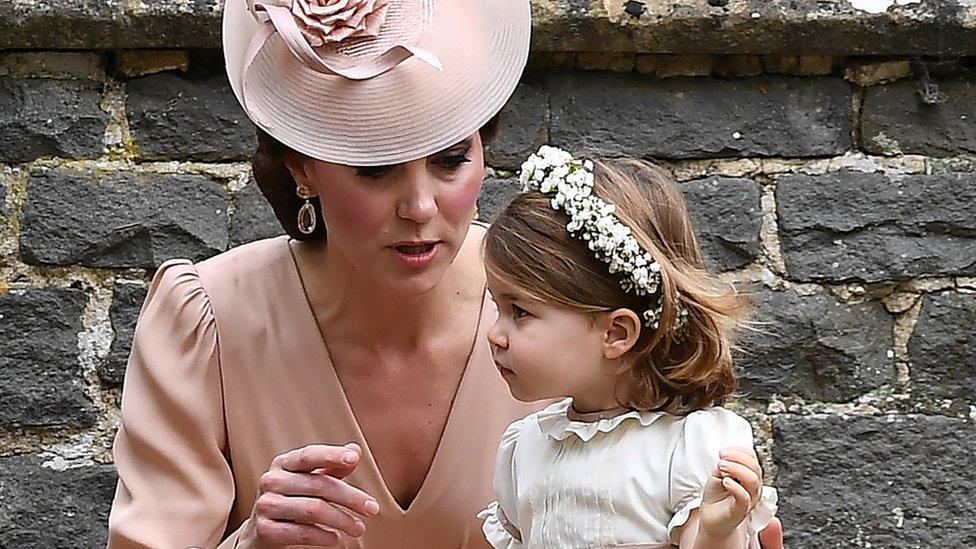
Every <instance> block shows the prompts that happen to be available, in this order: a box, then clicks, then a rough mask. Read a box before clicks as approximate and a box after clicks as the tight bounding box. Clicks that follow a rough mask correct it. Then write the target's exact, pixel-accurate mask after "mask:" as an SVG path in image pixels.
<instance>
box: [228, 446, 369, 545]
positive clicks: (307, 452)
mask: <svg viewBox="0 0 976 549" xmlns="http://www.w3.org/2000/svg"><path fill="white" fill-rule="evenodd" d="M361 456H362V450H361V449H360V448H359V446H358V445H357V444H354V443H350V444H347V445H345V446H328V445H324V444H313V445H309V446H305V447H303V448H298V449H296V450H292V451H290V452H286V453H284V454H281V455H279V456H277V457H275V458H274V460H273V461H272V462H271V468H270V469H268V471H267V472H265V473H264V474H263V475H261V482H260V487H259V489H258V498H257V500H256V501H255V503H254V508H253V510H252V511H251V518H250V520H249V521H248V525H247V526H246V527H245V529H244V531H242V532H241V537H240V539H239V540H238V544H237V547H238V548H242V549H245V548H256V549H265V548H267V549H271V548H276V547H280V546H282V545H313V546H322V547H329V546H334V545H338V543H339V537H340V535H341V534H346V535H349V536H353V537H359V536H361V535H363V532H365V531H366V525H365V524H364V523H363V521H362V520H361V519H360V518H359V516H357V515H360V516H364V517H370V516H373V515H375V514H376V513H377V512H378V511H379V505H378V504H377V503H376V500H375V499H373V498H372V497H370V495H369V494H367V493H365V492H363V491H362V490H359V489H358V488H354V487H353V486H350V485H349V484H347V483H346V482H345V481H344V480H342V479H344V478H345V477H346V476H348V475H349V474H350V473H351V472H352V471H353V470H354V469H355V468H356V466H357V465H358V464H359V459H360V457H361Z"/></svg>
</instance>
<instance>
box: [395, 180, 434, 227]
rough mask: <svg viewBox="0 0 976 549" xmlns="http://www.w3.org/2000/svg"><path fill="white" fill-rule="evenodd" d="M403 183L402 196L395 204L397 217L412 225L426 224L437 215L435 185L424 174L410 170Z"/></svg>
mask: <svg viewBox="0 0 976 549" xmlns="http://www.w3.org/2000/svg"><path fill="white" fill-rule="evenodd" d="M403 183H404V195H403V196H402V197H401V198H400V202H399V203H398V204H397V212H396V213H397V215H398V216H399V217H400V218H402V219H408V220H410V221H413V222H414V223H420V224H423V223H427V222H428V221H430V220H431V219H432V218H433V217H434V215H435V214H436V213H437V198H436V196H435V192H436V189H437V187H436V184H435V183H434V182H433V181H431V177H430V175H429V174H426V173H417V171H415V170H410V171H409V172H408V173H407V178H406V181H404V182H403Z"/></svg>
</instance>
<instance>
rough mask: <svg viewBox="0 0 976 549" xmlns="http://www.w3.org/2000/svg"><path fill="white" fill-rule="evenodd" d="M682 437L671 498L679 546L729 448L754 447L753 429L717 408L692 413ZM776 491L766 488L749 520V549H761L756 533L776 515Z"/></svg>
mask: <svg viewBox="0 0 976 549" xmlns="http://www.w3.org/2000/svg"><path fill="white" fill-rule="evenodd" d="M681 429H682V431H681V435H680V437H679V440H678V443H677V446H676V447H675V449H674V453H673V454H672V458H671V466H670V477H671V481H670V483H669V485H670V494H669V495H670V499H671V508H672V509H673V511H674V516H673V517H672V519H671V521H670V522H669V523H668V535H669V537H670V539H671V542H672V543H674V544H677V543H678V539H679V538H680V536H681V527H682V526H684V524H685V523H686V522H688V518H689V516H690V515H691V512H692V511H694V510H695V509H698V508H699V507H701V504H702V494H703V493H704V491H705V483H706V482H707V480H708V477H709V476H710V475H711V474H712V471H714V470H715V467H716V466H717V465H718V462H719V459H720V458H719V451H720V450H721V449H722V448H725V447H727V446H745V447H748V448H751V447H752V446H753V438H752V426H751V425H749V422H748V421H746V420H745V419H743V418H742V417H741V416H739V415H737V414H736V413H735V412H732V411H730V410H727V409H725V408H720V407H715V408H710V409H708V410H701V411H698V412H694V413H692V414H689V415H688V416H687V417H686V418H684V419H683V420H682V427H681ZM776 500H777V496H776V490H775V489H774V488H771V487H769V486H763V489H762V496H761V498H760V501H759V503H758V504H757V505H756V507H755V508H754V509H753V510H752V513H751V514H750V516H749V517H747V518H746V529H747V531H748V534H749V536H750V538H751V543H750V547H752V546H756V547H758V544H757V542H756V543H753V542H755V538H756V534H758V533H759V531H760V530H762V529H763V528H765V527H766V525H767V524H769V521H770V520H772V518H773V516H774V515H775V514H776Z"/></svg>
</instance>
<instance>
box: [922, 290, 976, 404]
mask: <svg viewBox="0 0 976 549" xmlns="http://www.w3.org/2000/svg"><path fill="white" fill-rule="evenodd" d="M908 353H909V358H910V359H911V368H910V373H911V378H912V393H913V394H915V395H922V396H927V397H932V398H940V399H953V400H955V401H956V407H957V408H962V409H964V410H965V411H966V412H968V411H969V406H970V405H974V404H976V295H972V294H957V293H942V294H930V295H926V296H925V297H924V298H923V300H922V310H921V313H920V314H919V318H918V324H916V325H915V331H914V332H913V333H912V337H911V340H909V342H908Z"/></svg>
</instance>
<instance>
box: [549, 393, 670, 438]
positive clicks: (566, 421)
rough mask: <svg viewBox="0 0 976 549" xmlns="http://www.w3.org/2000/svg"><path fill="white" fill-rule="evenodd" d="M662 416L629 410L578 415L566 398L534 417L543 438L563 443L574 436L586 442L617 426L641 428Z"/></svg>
mask: <svg viewBox="0 0 976 549" xmlns="http://www.w3.org/2000/svg"><path fill="white" fill-rule="evenodd" d="M662 415H664V412H641V411H639V410H634V409H631V408H615V409H613V410H604V411H601V412H593V413H587V414H581V413H579V412H577V411H575V410H573V399H571V398H567V399H565V400H562V401H560V402H557V403H555V404H552V405H550V406H548V407H547V408H546V409H544V410H542V411H541V412H539V413H538V414H536V417H537V419H538V422H539V429H540V430H542V434H544V435H546V436H548V437H549V438H552V439H554V440H560V441H561V440H566V439H567V438H568V437H569V436H570V435H576V436H577V437H579V438H580V440H582V441H583V442H589V441H590V439H592V438H593V437H595V436H596V435H597V433H609V432H610V431H612V430H614V429H616V428H617V426H618V425H621V424H623V423H627V422H629V421H631V420H635V421H639V422H640V424H641V425H642V426H643V427H647V426H648V425H650V424H651V423H654V421H655V420H656V419H657V418H659V417H661V416H662Z"/></svg>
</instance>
